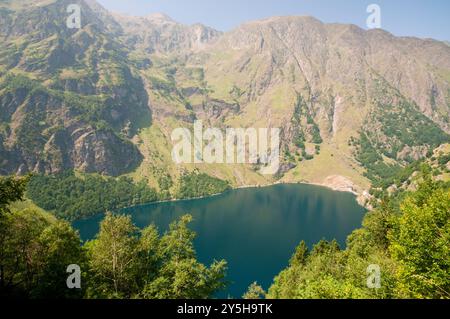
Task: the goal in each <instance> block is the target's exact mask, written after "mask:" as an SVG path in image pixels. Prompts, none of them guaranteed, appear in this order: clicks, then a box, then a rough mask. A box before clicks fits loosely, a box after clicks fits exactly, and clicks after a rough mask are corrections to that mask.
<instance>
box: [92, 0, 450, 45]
mask: <svg viewBox="0 0 450 319" xmlns="http://www.w3.org/2000/svg"><path fill="white" fill-rule="evenodd" d="M97 1H98V2H100V3H101V4H102V5H103V6H104V7H106V8H107V9H110V10H112V11H115V12H122V13H126V14H130V15H147V14H150V13H155V12H163V13H165V14H167V15H169V16H171V17H172V18H173V19H174V20H176V21H179V22H182V23H185V24H193V23H197V22H200V23H203V24H205V25H208V26H211V27H214V28H216V29H218V30H222V31H227V30H230V29H232V28H234V27H236V26H238V25H239V24H241V23H243V22H246V21H250V20H256V19H261V18H266V17H270V16H276V15H311V16H314V17H316V18H318V19H320V20H322V21H324V22H340V23H353V24H356V25H359V26H361V27H364V28H365V27H366V19H367V16H368V15H369V14H368V13H366V8H367V6H368V5H369V4H372V3H376V4H378V5H379V6H380V7H381V17H382V28H383V29H386V30H388V31H390V32H392V33H394V34H395V35H408V36H418V37H422V38H426V37H431V38H435V39H440V40H450V0H220V1H219V0H97Z"/></svg>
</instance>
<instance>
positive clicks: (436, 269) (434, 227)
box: [267, 177, 450, 299]
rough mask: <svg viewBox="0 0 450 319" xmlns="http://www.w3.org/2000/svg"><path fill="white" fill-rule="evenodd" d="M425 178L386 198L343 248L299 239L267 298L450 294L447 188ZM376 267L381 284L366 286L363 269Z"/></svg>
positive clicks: (366, 276) (444, 295) (449, 234)
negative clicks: (398, 196) (397, 201)
mask: <svg viewBox="0 0 450 319" xmlns="http://www.w3.org/2000/svg"><path fill="white" fill-rule="evenodd" d="M449 189H450V188H449V186H448V184H445V183H441V182H433V181H431V178H429V177H425V181H424V182H423V183H422V184H421V185H420V186H419V189H418V190H417V191H416V192H413V193H409V194H407V195H406V197H405V198H404V199H403V201H402V204H401V205H400V207H401V208H397V207H396V205H393V204H392V203H391V202H390V200H389V199H386V200H384V201H382V203H381V204H380V205H379V206H378V207H377V208H376V209H375V210H373V211H372V212H370V213H368V214H367V216H366V217H365V219H364V222H363V227H362V228H361V229H358V230H355V231H354V232H353V233H352V234H351V235H350V236H349V237H348V239H347V248H346V250H340V249H339V246H338V245H337V244H336V243H335V242H326V241H321V242H320V243H318V244H317V245H315V246H314V247H313V249H312V251H311V252H309V251H308V249H307V247H306V245H305V243H303V242H302V243H301V244H300V245H299V246H298V247H297V249H296V252H295V254H294V255H293V257H292V259H291V261H290V264H289V267H288V268H287V269H285V270H284V271H282V272H281V273H280V274H279V275H278V276H277V277H276V278H275V280H274V283H273V285H272V286H271V287H270V289H269V292H268V295H267V296H268V297H269V298H333V299H336V298H338V299H339V298H351V299H354V298H450V281H449V278H450V267H449V265H450V258H449V256H450V254H449V247H450V228H449V227H450V223H449V222H450V215H449V214H450V191H449ZM369 265H379V266H380V270H381V287H380V288H378V289H370V288H368V286H367V284H366V283H367V278H368V274H367V267H368V266H369Z"/></svg>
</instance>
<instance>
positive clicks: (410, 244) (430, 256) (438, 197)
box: [390, 179, 450, 299]
mask: <svg viewBox="0 0 450 319" xmlns="http://www.w3.org/2000/svg"><path fill="white" fill-rule="evenodd" d="M401 210H402V213H403V214H402V216H401V217H400V218H399V220H398V221H397V223H396V228H395V231H394V232H393V233H392V234H391V241H392V244H391V246H390V251H391V253H392V256H393V258H394V260H396V261H397V263H398V280H399V285H398V289H397V292H398V294H399V295H400V296H401V297H406V298H437V299H440V298H450V191H449V190H448V189H443V188H440V187H438V186H437V185H436V184H435V183H433V182H432V181H431V179H428V180H427V181H426V182H425V183H424V184H422V185H421V187H420V189H419V190H418V191H417V193H415V194H412V195H410V196H408V197H407V198H406V199H405V200H404V202H403V204H402V206H401Z"/></svg>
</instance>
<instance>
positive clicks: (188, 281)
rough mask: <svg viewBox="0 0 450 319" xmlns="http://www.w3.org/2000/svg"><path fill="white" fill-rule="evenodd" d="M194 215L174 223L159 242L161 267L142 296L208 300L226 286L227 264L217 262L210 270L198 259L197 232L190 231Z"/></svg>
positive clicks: (186, 216)
mask: <svg viewBox="0 0 450 319" xmlns="http://www.w3.org/2000/svg"><path fill="white" fill-rule="evenodd" d="M191 221H192V216H190V215H185V216H183V217H181V218H180V220H178V221H175V222H173V223H172V224H171V225H170V227H169V231H168V232H167V233H166V234H165V235H164V236H163V237H162V238H161V240H160V242H159V258H160V265H161V268H160V269H159V272H158V275H157V277H156V278H155V279H154V280H153V281H152V282H150V283H149V284H147V285H146V287H145V288H144V291H143V294H142V296H143V297H144V298H151V299H154V298H157V299H167V298H169V299H205V298H209V297H211V296H213V295H214V293H216V292H217V291H219V290H220V289H223V288H224V287H225V284H226V283H225V281H224V278H225V274H226V268H227V265H226V262H225V261H224V260H222V261H218V262H217V261H215V262H214V263H213V264H212V265H211V266H210V267H209V268H207V267H206V266H205V265H203V264H201V263H199V262H198V261H197V259H196V253H195V250H194V245H193V240H194V238H195V233H194V232H193V231H192V230H190V229H189V228H188V224H189V223H190V222H191Z"/></svg>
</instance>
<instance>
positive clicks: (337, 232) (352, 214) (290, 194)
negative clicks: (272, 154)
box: [74, 184, 365, 298]
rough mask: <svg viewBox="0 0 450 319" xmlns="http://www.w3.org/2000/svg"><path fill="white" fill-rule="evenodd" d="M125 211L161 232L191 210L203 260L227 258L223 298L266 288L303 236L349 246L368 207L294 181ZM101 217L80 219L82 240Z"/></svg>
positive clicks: (138, 222)
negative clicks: (252, 288) (253, 285)
mask: <svg viewBox="0 0 450 319" xmlns="http://www.w3.org/2000/svg"><path fill="white" fill-rule="evenodd" d="M121 212H122V213H125V214H130V215H131V216H132V219H133V222H134V223H135V224H136V225H137V226H139V227H142V228H143V227H145V226H148V225H149V224H152V223H153V224H155V225H156V226H158V228H159V229H160V231H161V232H164V231H165V230H167V229H168V225H169V224H170V223H171V222H172V221H173V220H175V219H176V218H178V217H180V216H182V215H184V214H186V213H189V214H191V215H192V216H193V217H194V221H193V222H192V224H191V228H192V229H193V230H194V231H195V232H196V233H197V238H196V240H195V243H194V244H195V248H196V250H197V255H198V259H199V260H200V261H201V262H203V263H205V264H207V265H209V264H210V263H211V262H212V261H213V260H214V259H216V260H220V259H225V260H226V261H227V262H228V267H229V270H228V278H227V279H228V280H229V281H230V285H229V286H228V287H227V289H226V290H225V291H223V292H221V293H220V294H219V297H228V296H230V297H234V298H239V297H241V296H242V295H243V293H244V292H245V291H246V290H247V287H248V286H249V285H250V284H251V283H252V282H254V281H257V282H258V283H259V284H261V285H262V286H263V287H264V288H265V289H267V288H268V287H269V286H270V284H271V283H272V281H273V278H274V276H275V275H277V274H278V273H279V272H280V271H281V270H283V269H284V268H285V267H286V266H287V264H288V261H289V259H290V257H291V255H292V254H293V252H294V249H295V247H296V246H297V245H298V244H299V243H300V241H302V240H304V241H305V242H306V243H307V244H308V246H309V247H311V246H312V245H314V244H315V243H317V242H318V241H320V240H321V239H327V240H332V239H336V240H337V241H338V242H339V244H340V245H341V247H345V240H346V237H347V236H348V235H349V234H350V233H351V232H352V231H353V230H354V229H356V228H359V227H360V226H361V221H362V219H363V217H364V214H365V209H364V208H362V207H361V206H359V205H358V204H357V202H356V199H355V196H354V195H352V194H350V193H342V192H335V191H332V190H329V189H327V188H323V187H318V186H313V185H304V184H291V185H275V186H270V187H265V188H249V189H238V190H232V191H229V192H226V193H224V194H222V195H219V196H214V197H210V198H205V199H196V200H187V201H177V202H167V203H154V204H148V205H144V206H138V207H133V208H128V209H124V210H122V211H121ZM102 219H103V215H97V216H95V217H92V218H89V219H85V220H81V221H77V222H75V223H74V227H75V228H76V229H78V230H79V231H80V235H81V237H82V239H83V240H87V239H92V238H94V237H95V235H96V234H97V232H98V230H99V223H100V222H101V220H102Z"/></svg>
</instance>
